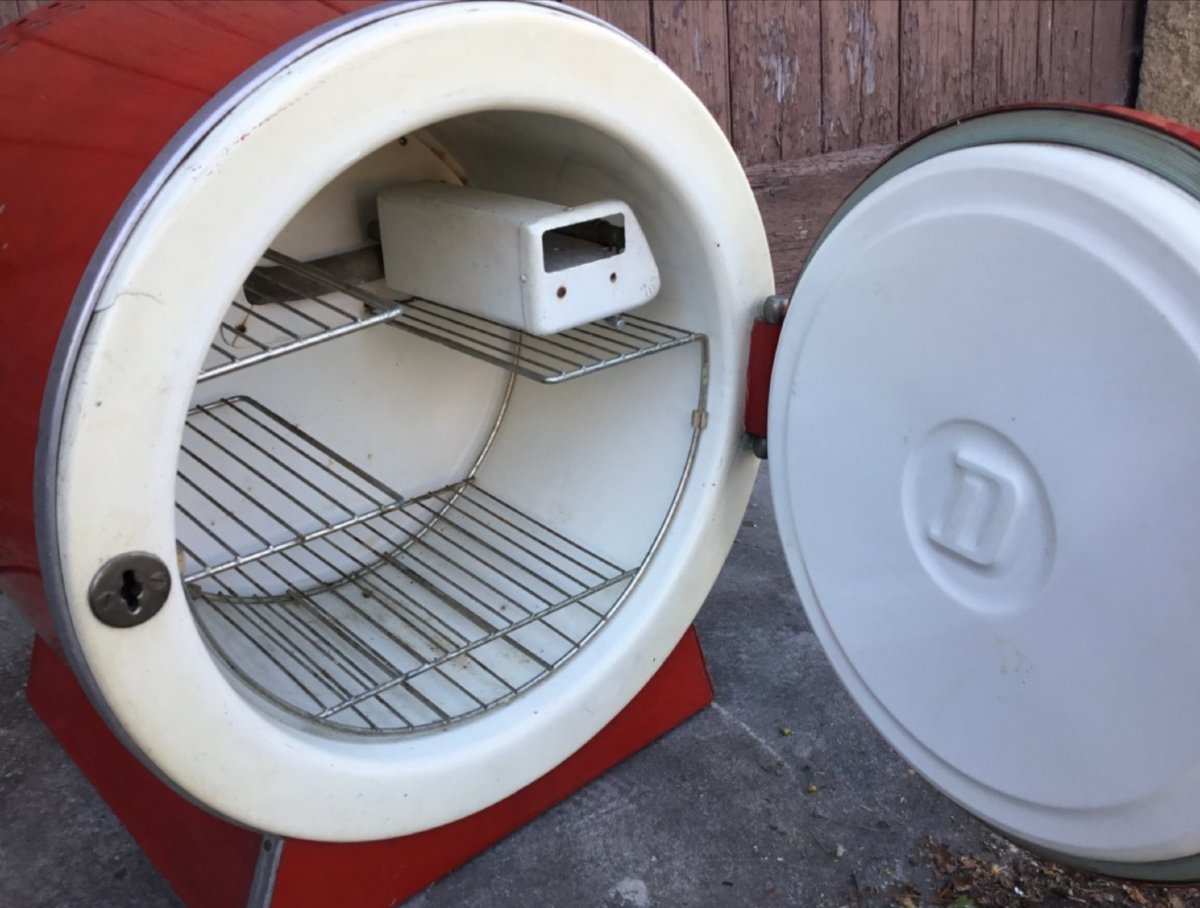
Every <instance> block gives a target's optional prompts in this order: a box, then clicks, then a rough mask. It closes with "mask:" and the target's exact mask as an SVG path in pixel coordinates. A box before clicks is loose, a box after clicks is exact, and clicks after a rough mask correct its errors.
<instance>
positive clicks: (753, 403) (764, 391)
mask: <svg viewBox="0 0 1200 908" xmlns="http://www.w3.org/2000/svg"><path fill="white" fill-rule="evenodd" d="M787 306H788V301H787V298H786V297H783V296H768V297H767V298H766V300H764V301H763V307H762V315H761V316H760V317H759V318H757V319H755V320H754V327H753V328H752V329H751V330H750V356H749V362H748V364H747V366H746V412H745V417H744V420H743V425H744V426H745V428H746V434H747V435H749V436H750V448H751V450H752V451H753V452H754V454H755V456H756V457H759V458H761V459H762V460H766V458H767V398H768V396H769V395H770V391H771V369H772V367H773V366H774V365H775V351H776V350H777V349H778V347H779V333H780V331H781V330H782V329H783V318H784V316H785V315H786V314H787Z"/></svg>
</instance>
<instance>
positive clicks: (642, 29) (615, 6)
mask: <svg viewBox="0 0 1200 908" xmlns="http://www.w3.org/2000/svg"><path fill="white" fill-rule="evenodd" d="M565 2H566V3H567V4H568V5H569V6H574V7H575V8H576V9H580V10H583V12H585V13H591V14H592V15H593V16H597V17H599V18H601V19H603V20H604V21H605V22H611V23H612V24H613V25H615V26H616V27H617V28H619V29H620V30H621V31H623V32H625V34H627V35H629V36H630V37H631V38H634V39H636V40H638V41H640V42H641V43H642V44H644V45H646V46H647V47H652V46H653V39H652V37H651V32H650V0H565Z"/></svg>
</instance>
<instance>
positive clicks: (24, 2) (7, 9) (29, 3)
mask: <svg viewBox="0 0 1200 908" xmlns="http://www.w3.org/2000/svg"><path fill="white" fill-rule="evenodd" d="M49 2H50V0H0V28H3V27H4V26H6V25H8V23H10V22H16V21H17V20H18V19H20V18H21V17H22V16H24V15H25V14H26V13H31V12H33V11H34V10H35V9H37V8H38V7H39V6H45V5H46V4H47V3H49Z"/></svg>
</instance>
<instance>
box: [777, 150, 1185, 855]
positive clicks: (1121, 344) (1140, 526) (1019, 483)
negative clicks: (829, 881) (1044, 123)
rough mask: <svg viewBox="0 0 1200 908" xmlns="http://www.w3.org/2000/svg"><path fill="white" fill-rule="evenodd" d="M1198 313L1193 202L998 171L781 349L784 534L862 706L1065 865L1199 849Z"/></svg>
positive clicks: (978, 169)
mask: <svg viewBox="0 0 1200 908" xmlns="http://www.w3.org/2000/svg"><path fill="white" fill-rule="evenodd" d="M1198 288H1200V203H1198V202H1197V200H1196V199H1195V198H1193V197H1191V196H1189V195H1187V194H1185V193H1184V192H1182V191H1181V190H1179V189H1177V188H1176V187H1174V186H1173V185H1171V184H1169V183H1167V182H1166V181H1164V180H1162V179H1160V178H1158V177H1156V176H1154V175H1152V174H1150V173H1148V172H1146V171H1144V170H1142V169H1140V168H1138V167H1136V166H1134V165H1132V164H1129V163H1125V162H1123V161H1120V160H1117V159H1114V158H1111V157H1108V156H1105V155H1101V154H1098V153H1094V152H1090V151H1084V150H1079V149H1072V148H1067V147H1062V146H1049V145H1036V144H1019V145H1018V144H1012V145H1003V144H1002V145H993V146H986V147H979V148H973V149H968V150H961V151H955V152H951V153H947V154H944V155H941V156H939V157H936V158H933V159H931V160H928V161H926V162H924V163H921V164H919V165H917V166H914V167H912V168H911V169H909V170H907V171H904V172H902V173H901V174H899V175H897V176H895V177H894V178H892V179H891V180H890V181H888V182H886V183H885V184H883V185H882V186H881V187H880V188H879V189H878V190H877V191H875V192H873V193H871V194H870V195H869V196H867V197H866V198H864V199H863V201H862V202H861V203H860V204H858V205H857V206H856V207H855V208H854V209H852V210H851V211H850V212H849V214H848V215H847V216H846V217H845V219H844V220H843V221H842V222H841V223H840V224H839V225H838V227H837V228H836V229H835V230H834V231H833V232H832V233H831V234H830V236H829V237H828V238H827V240H826V241H825V242H824V243H823V245H822V246H821V247H820V248H819V250H818V251H817V253H816V254H815V256H814V258H813V259H812V261H811V262H810V264H809V266H808V268H807V270H806V271H805V273H804V275H803V277H802V279H801V281H800V284H799V287H798V289H797V291H796V295H795V297H794V302H793V305H792V308H791V311H790V313H789V316H788V319H787V322H786V325H785V328H784V332H783V338H782V342H781V345H780V348H779V356H778V359H777V361H776V366H775V372H774V379H773V385H772V390H771V412H770V424H771V460H770V466H771V478H772V486H773V489H774V494H775V501H776V509H777V512H778V519H779V526H780V532H781V534H782V537H783V542H784V546H785V549H786V551H787V556H788V560H789V562H790V565H791V568H792V572H793V574H794V576H795V577H796V578H797V581H798V586H799V589H800V593H801V597H802V599H803V600H804V603H805V605H806V607H807V609H808V613H809V615H810V617H811V619H812V622H813V625H814V627H815V628H816V630H817V633H818V634H819V636H820V638H821V640H822V642H823V643H824V644H825V647H826V649H827V651H828V652H829V654H830V655H831V657H832V659H833V661H834V663H835V665H836V667H837V669H838V671H839V673H840V675H841V677H842V680H843V681H844V682H845V683H846V684H847V685H848V686H849V687H850V689H851V690H852V691H853V693H854V695H855V697H856V698H857V700H858V702H859V704H860V705H861V706H862V707H863V709H864V710H865V711H866V712H867V714H868V716H869V717H870V718H871V720H872V721H873V722H874V723H875V724H876V725H877V726H878V727H879V728H881V729H882V730H883V732H884V734H885V735H886V736H887V738H888V739H889V740H890V741H891V743H892V744H893V745H895V746H896V748H897V749H898V750H899V751H900V752H901V753H902V754H903V755H904V756H905V757H906V758H907V759H908V760H910V761H912V763H913V764H915V765H916V766H917V767H918V768H919V769H920V770H921V771H922V772H923V773H924V774H925V775H926V776H927V777H928V778H930V779H931V780H932V781H933V782H934V783H935V784H936V785H938V786H939V787H940V788H941V789H942V790H943V791H945V792H947V793H948V794H949V795H950V796H951V797H953V798H954V799H956V800H957V801H958V802H959V803H961V804H963V805H964V806H965V807H967V808H968V809H970V810H971V811H973V812H975V813H977V814H978V815H980V816H981V817H983V818H984V819H986V820H987V821H988V822H990V823H992V824H995V825H996V826H997V827H999V828H1001V829H1003V830H1007V831H1009V832H1010V833H1013V834H1015V835H1017V836H1018V837H1020V838H1022V839H1024V840H1026V841H1029V842H1032V843H1035V844H1038V845H1041V846H1044V847H1047V848H1051V849H1053V850H1054V851H1057V852H1059V853H1062V854H1067V855H1073V856H1076V857H1082V858H1087V859H1093V860H1106V861H1120V862H1137V861H1158V860H1166V859H1171V858H1178V857H1181V856H1185V855H1190V854H1195V853H1196V852H1198V851H1200V821H1198V819H1197V818H1198V817H1200V726H1197V724H1196V723H1195V722H1191V721H1189V720H1188V719H1187V717H1186V704H1187V703H1190V702H1192V701H1193V700H1194V699H1195V696H1196V694H1197V692H1200V659H1197V658H1196V641H1197V640H1200V609H1197V607H1196V592H1197V590H1200V561H1198V560H1197V558H1196V552H1197V545H1198V542H1200V540H1198V538H1197V529H1196V527H1197V514H1200V478H1198V477H1200V362H1198V361H1197V358H1198V355H1200V295H1198V293H1197V290H1198ZM1181 708H1184V711H1183V712H1182V713H1181V712H1180V710H1181Z"/></svg>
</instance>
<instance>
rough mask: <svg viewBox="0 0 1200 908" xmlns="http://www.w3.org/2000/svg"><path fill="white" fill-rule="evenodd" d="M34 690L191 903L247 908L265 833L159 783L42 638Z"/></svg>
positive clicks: (71, 749) (57, 730)
mask: <svg viewBox="0 0 1200 908" xmlns="http://www.w3.org/2000/svg"><path fill="white" fill-rule="evenodd" d="M26 695H27V696H28V698H29V703H30V705H31V706H33V708H34V710H35V711H36V712H37V714H38V715H39V716H40V717H41V719H42V721H43V722H45V723H46V726H47V727H48V728H49V729H50V731H51V732H52V733H53V734H54V737H56V738H57V739H58V742H59V743H60V744H61V745H62V746H63V749H64V750H65V751H66V752H67V753H68V754H70V755H71V758H72V759H73V760H74V761H75V764H76V765H77V766H78V767H79V769H80V770H81V771H82V772H83V774H84V776H86V777H87V780H88V781H89V782H90V783H91V784H92V787H93V788H95V789H96V791H98V792H99V793H100V796H101V797H103V798H104V800H105V801H106V802H107V803H108V806H109V807H111V808H112V811H113V813H115V814H116V815H117V817H118V818H119V819H120V820H121V822H122V823H123V824H124V825H125V828H126V829H128V830H129V832H130V834H131V835H132V836H133V837H134V839H135V840H137V843H138V845H139V846H140V847H141V849H142V850H143V851H144V852H145V853H146V856H147V857H149V858H150V860H151V861H152V862H153V863H154V865H155V866H156V867H158V869H159V870H160V871H161V872H162V874H163V876H165V877H166V878H167V881H168V882H169V883H170V884H171V886H172V887H174V889H175V891H176V892H177V893H178V894H179V896H180V898H182V899H183V900H184V902H186V903H187V904H188V905H189V906H191V908H234V906H237V908H245V905H246V896H247V894H248V893H249V892H250V882H251V880H252V879H253V877H254V868H255V866H256V865H257V863H258V856H259V851H260V849H261V848H262V836H261V835H259V834H258V833H256V832H250V831H249V830H247V829H242V828H240V827H238V826H234V825H233V824H232V823H227V822H226V821H224V820H221V819H218V818H217V817H215V816H213V815H212V814H210V813H208V812H207V811H205V810H202V809H201V808H199V807H197V806H196V805H194V804H193V803H192V802H191V801H188V800H186V799H184V798H182V797H180V796H179V795H177V794H176V793H175V792H173V791H172V790H171V789H170V788H168V787H167V786H166V785H165V784H164V783H163V782H161V781H159V779H158V777H157V776H155V775H154V774H153V773H151V772H150V770H148V769H146V767H144V766H143V765H142V764H141V762H140V761H139V760H138V759H137V758H136V757H134V756H133V755H132V754H131V753H130V752H129V751H127V750H126V749H125V747H124V746H123V745H122V744H121V742H120V741H118V740H117V739H116V737H115V736H114V735H113V733H112V732H110V731H109V730H108V726H106V725H105V724H104V721H103V720H102V719H101V718H100V717H99V716H98V715H97V714H96V711H95V710H94V709H92V706H91V703H89V702H88V699H87V695H86V694H85V693H84V692H83V688H81V687H80V686H79V682H78V681H76V680H75V676H74V675H73V674H72V673H71V670H70V669H69V668H68V667H67V665H66V663H65V662H63V660H62V659H61V658H60V657H59V656H58V655H57V654H56V653H55V652H54V651H53V650H52V649H51V648H50V647H49V646H48V645H47V644H46V643H45V642H43V641H42V640H41V639H36V640H35V642H34V645H33V660H32V662H31V663H30V667H29V686H28V688H27V689H26ZM331 904H332V903H331Z"/></svg>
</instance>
